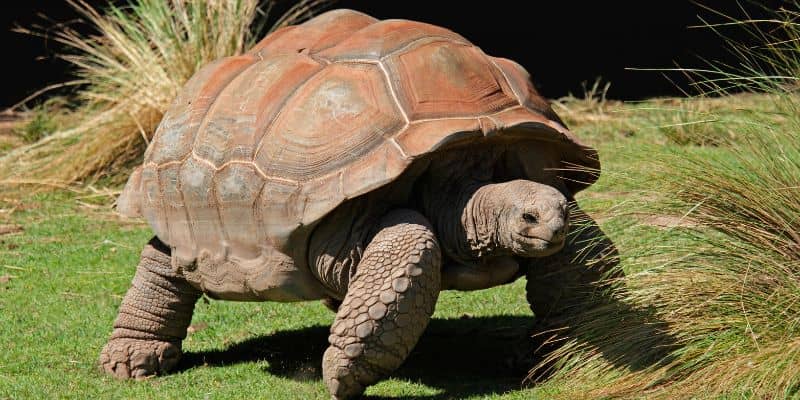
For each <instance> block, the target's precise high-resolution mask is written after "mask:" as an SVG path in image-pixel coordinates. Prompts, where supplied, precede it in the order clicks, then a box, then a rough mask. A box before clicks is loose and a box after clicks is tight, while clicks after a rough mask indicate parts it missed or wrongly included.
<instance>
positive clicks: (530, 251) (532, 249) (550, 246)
mask: <svg viewBox="0 0 800 400" xmlns="http://www.w3.org/2000/svg"><path fill="white" fill-rule="evenodd" d="M512 238H513V239H514V242H515V244H516V245H515V246H514V247H515V249H514V253H517V255H520V256H523V257H545V256H549V255H551V254H553V253H556V252H557V251H559V250H561V249H562V248H563V247H564V243H565V242H566V240H565V239H561V240H558V241H550V240H547V239H544V238H541V237H539V236H533V235H524V234H521V233H516V232H515V233H513V234H512Z"/></svg>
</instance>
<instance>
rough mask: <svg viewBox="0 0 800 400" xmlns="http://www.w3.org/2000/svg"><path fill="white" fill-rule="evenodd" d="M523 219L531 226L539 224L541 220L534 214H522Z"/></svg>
mask: <svg viewBox="0 0 800 400" xmlns="http://www.w3.org/2000/svg"><path fill="white" fill-rule="evenodd" d="M522 219H524V220H525V222H527V223H529V224H535V223H537V222H539V218H538V217H537V216H536V214H532V213H525V214H522Z"/></svg>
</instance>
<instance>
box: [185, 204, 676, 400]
mask: <svg viewBox="0 0 800 400" xmlns="http://www.w3.org/2000/svg"><path fill="white" fill-rule="evenodd" d="M583 219H584V228H583V229H581V230H576V232H575V233H574V234H573V236H572V239H571V242H570V244H569V245H568V246H567V248H565V249H564V250H563V251H562V252H560V253H558V254H557V255H554V256H551V257H547V258H545V259H527V260H521V261H523V262H525V263H526V264H522V265H525V267H526V270H527V271H528V275H527V277H528V285H527V290H528V292H529V293H530V294H531V300H532V301H533V309H534V311H536V312H537V314H538V315H542V316H546V318H543V319H534V318H533V317H532V316H531V317H526V316H496V317H476V318H461V319H434V320H432V321H431V323H430V325H429V326H428V329H427V330H426V332H425V334H424V335H423V336H422V338H421V339H420V341H419V343H418V344H417V346H416V347H415V349H414V350H413V351H412V353H411V355H409V357H408V359H407V360H406V362H405V364H403V366H402V367H401V368H400V369H398V370H397V371H395V373H394V374H392V377H395V378H400V379H406V380H410V381H413V382H419V383H422V384H424V385H426V386H429V387H434V388H439V389H442V391H443V392H442V393H440V394H436V395H429V396H412V397H407V398H410V399H417V400H423V399H425V400H439V399H453V398H463V397H469V396H485V395H491V394H499V393H505V392H508V391H512V390H515V389H520V388H522V387H523V382H526V383H530V382H533V383H535V382H538V381H541V380H543V379H547V377H548V376H549V375H550V374H551V373H552V372H554V371H553V366H554V365H555V364H556V363H557V362H558V361H559V359H563V358H564V357H566V358H569V357H573V356H578V357H579V358H580V354H578V353H580V352H584V354H585V352H587V351H588V352H589V353H592V352H596V353H599V354H601V355H602V357H603V358H604V359H605V360H607V361H608V362H610V363H612V364H613V365H615V366H617V367H622V368H625V369H628V370H634V371H636V370H642V369H645V368H650V367H657V366H661V365H664V364H665V363H668V362H669V359H668V358H667V355H668V354H669V351H670V350H672V349H673V348H674V346H675V339H674V338H673V337H671V336H669V335H667V334H666V333H665V332H666V328H667V326H666V323H665V322H664V321H661V320H660V319H658V317H657V316H656V313H655V312H654V311H653V310H649V309H643V308H638V307H633V306H631V305H629V304H628V303H626V302H623V301H620V300H619V299H621V298H624V297H625V295H624V290H625V289H624V287H616V289H615V290H610V287H609V286H607V285H605V284H599V283H598V282H604V279H608V278H612V277H622V276H623V274H622V272H621V270H620V269H619V255H618V253H617V250H616V247H615V246H614V244H613V243H612V242H611V240H610V239H609V238H608V237H607V236H606V235H605V233H603V232H602V230H601V229H600V228H599V226H598V225H597V224H596V223H595V222H594V221H592V220H591V218H588V216H585V214H584V217H583ZM586 243H589V244H588V245H587V244H586ZM605 282H607V281H605ZM328 331H329V327H327V326H313V327H308V328H303V329H298V330H291V331H282V332H277V333H275V334H273V335H269V336H262V337H257V338H253V339H249V340H246V341H243V342H240V343H237V344H234V345H231V346H230V347H228V348H227V349H225V350H217V351H206V352H199V353H187V354H186V355H185V356H184V359H183V361H182V362H181V365H180V366H179V369H181V370H186V369H189V368H193V367H196V366H200V365H208V366H224V365H231V364H237V363H242V362H253V361H267V362H268V363H269V366H267V367H266V368H265V370H266V372H268V373H270V374H273V375H276V376H281V377H286V378H290V379H296V380H319V379H321V364H322V354H323V352H324V351H325V348H326V347H327V345H328V341H327V338H328ZM565 343H567V344H569V345H568V346H563V345H564V344H565ZM576 344H577V345H576ZM534 367H535V368H534ZM532 368H533V370H532ZM529 373H530V374H531V375H530V376H529ZM526 378H529V379H530V380H527V379H526ZM369 398H372V399H379V397H374V396H373V397H369Z"/></svg>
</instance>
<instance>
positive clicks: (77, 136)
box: [0, 0, 330, 185]
mask: <svg viewBox="0 0 800 400" xmlns="http://www.w3.org/2000/svg"><path fill="white" fill-rule="evenodd" d="M68 1H69V2H70V4H71V5H72V6H73V7H74V8H75V9H76V10H77V11H78V12H79V13H80V14H81V15H82V17H83V20H84V21H83V22H85V23H87V24H88V25H90V27H91V28H93V29H94V31H95V33H94V34H91V35H84V34H81V33H79V32H78V31H77V30H75V29H73V28H70V27H69V26H66V27H63V28H60V30H58V31H56V33H55V34H54V35H53V39H54V40H55V41H56V42H58V43H60V44H61V45H63V46H65V48H66V51H65V53H64V54H63V55H62V56H61V57H62V58H64V59H65V60H66V61H68V62H69V63H70V64H72V66H74V68H75V75H76V78H75V80H74V81H72V82H69V83H70V84H75V85H78V87H79V90H78V93H77V99H76V100H77V102H78V106H77V109H76V110H75V111H74V113H75V114H76V115H77V116H78V117H79V118H78V122H77V123H75V124H74V125H73V126H68V127H63V128H62V129H61V130H60V131H58V132H56V133H53V134H50V135H48V136H47V137H45V138H43V139H42V140H39V141H37V142H36V143H33V144H30V145H27V146H22V147H20V148H18V149H16V150H14V151H12V152H10V153H9V154H7V155H5V156H3V157H2V158H0V182H1V183H5V184H12V185H13V184H17V183H27V182H41V181H59V182H70V183H71V182H78V181H85V180H88V179H93V178H97V177H101V176H104V175H113V174H114V173H115V172H118V170H119V168H120V167H124V166H126V165H129V164H131V163H133V162H134V161H136V160H138V158H139V157H140V156H141V154H142V153H143V151H144V147H145V146H146V144H147V143H148V141H149V140H150V138H151V137H152V134H153V132H154V131H155V128H156V126H157V125H158V123H159V121H160V120H161V117H162V115H163V113H164V112H165V111H166V108H167V107H168V106H169V104H170V102H171V101H172V99H173V98H174V97H175V96H176V95H177V92H178V90H179V89H180V88H181V86H182V85H183V84H184V83H185V82H186V81H187V80H188V79H189V78H190V77H191V76H192V74H193V73H194V72H195V71H196V70H197V69H198V68H199V67H201V66H202V65H204V64H207V63H209V62H211V61H213V60H215V59H218V58H221V57H225V56H230V55H235V54H239V53H242V52H244V51H245V50H247V49H248V48H249V47H250V46H251V45H253V44H254V43H255V41H256V40H257V39H258V37H257V35H256V33H260V31H261V30H262V28H263V27H264V26H263V25H264V23H265V21H266V20H267V19H266V18H267V16H268V15H267V14H268V11H269V10H270V9H271V8H272V5H273V3H272V2H271V1H270V0H267V1H266V2H262V3H263V4H259V1H258V0H198V1H187V0H133V1H131V2H130V3H129V4H128V5H126V6H124V7H121V6H116V5H114V4H113V3H109V4H108V5H107V6H106V8H105V9H104V10H103V11H102V12H101V11H98V10H96V9H94V8H92V7H91V6H89V5H88V4H87V3H84V2H83V1H81V0H68ZM329 2H330V1H325V0H302V1H300V2H298V3H296V4H295V5H294V6H293V7H291V8H290V10H289V11H288V12H287V13H286V14H285V15H284V16H283V17H281V18H279V19H278V21H277V22H276V23H275V24H274V25H273V28H277V27H280V26H283V25H289V24H293V23H297V22H298V21H299V20H302V19H304V18H308V17H309V16H310V15H311V14H313V13H314V12H316V11H318V10H319V9H320V8H321V7H322V6H323V5H325V4H327V3H329ZM29 32H30V33H33V34H42V32H44V30H43V29H39V30H36V29H34V30H29ZM123 171H124V170H123Z"/></svg>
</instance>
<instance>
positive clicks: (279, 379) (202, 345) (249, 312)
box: [0, 98, 748, 399]
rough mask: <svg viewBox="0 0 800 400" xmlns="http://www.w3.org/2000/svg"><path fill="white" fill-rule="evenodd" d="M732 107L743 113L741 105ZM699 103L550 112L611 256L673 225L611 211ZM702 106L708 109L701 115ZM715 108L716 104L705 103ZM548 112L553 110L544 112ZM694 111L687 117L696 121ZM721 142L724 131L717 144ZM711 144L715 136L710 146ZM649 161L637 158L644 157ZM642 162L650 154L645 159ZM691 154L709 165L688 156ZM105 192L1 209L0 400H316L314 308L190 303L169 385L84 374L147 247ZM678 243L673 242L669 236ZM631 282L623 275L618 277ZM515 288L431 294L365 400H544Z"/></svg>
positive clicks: (322, 392) (319, 394)
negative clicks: (586, 171)
mask: <svg viewBox="0 0 800 400" xmlns="http://www.w3.org/2000/svg"><path fill="white" fill-rule="evenodd" d="M739 101H748V99H747V98H742V99H740V100H739ZM707 103H708V101H700V100H697V101H694V103H691V101H688V100H658V101H652V102H649V103H643V104H621V103H609V102H599V101H595V100H572V101H565V102H563V103H559V106H560V107H561V109H560V110H559V112H560V113H561V114H562V115H563V116H564V117H565V118H566V119H567V121H568V122H569V123H570V124H571V125H572V126H573V127H574V128H575V130H576V131H577V132H578V134H579V136H581V137H582V138H584V139H585V141H586V142H588V143H590V144H592V145H594V146H597V147H598V149H599V150H600V154H601V158H602V160H603V162H604V167H603V168H604V174H603V176H602V178H601V180H600V181H599V182H598V183H597V184H596V185H595V186H593V187H592V188H590V189H589V190H587V191H586V192H584V193H582V194H581V196H580V197H579V202H580V203H581V205H582V206H583V207H584V208H586V209H587V210H588V211H589V213H590V214H591V215H592V216H594V217H595V218H596V219H597V220H598V221H599V222H600V223H601V225H602V226H603V227H604V229H606V230H609V231H610V232H613V235H612V240H614V241H615V242H616V244H617V246H618V247H620V250H621V251H622V253H623V259H624V255H625V247H626V246H631V245H634V244H636V243H641V242H642V241H647V240H648V238H651V237H655V236H664V235H663V231H664V229H667V228H670V227H671V226H672V225H671V224H674V223H675V221H676V219H675V218H673V216H669V215H667V216H647V215H643V216H640V219H641V221H643V223H641V224H637V225H635V226H633V227H626V226H627V225H626V224H625V223H624V221H622V220H620V219H619V218H615V217H614V215H615V213H614V211H613V210H614V209H615V208H619V207H624V205H625V203H626V202H628V201H631V200H632V199H629V198H626V197H627V196H629V195H630V193H633V190H635V189H636V187H637V179H636V176H638V174H639V173H643V172H644V171H648V167H647V163H646V161H642V158H641V157H636V156H635V154H636V153H637V152H639V151H645V150H646V151H657V149H661V148H663V149H668V148H670V147H671V146H677V145H678V144H675V143H677V142H675V140H673V139H670V137H671V136H669V135H668V133H669V132H671V131H674V130H675V128H674V126H675V124H681V123H683V122H685V121H672V120H671V119H674V118H681V116H680V115H678V116H675V109H676V107H677V108H679V109H684V111H683V112H684V113H687V112H688V111H685V109H686V108H690V109H691V110H694V111H691V112H689V114H687V115H689V117H686V118H698V116H697V113H703V112H709V111H708V109H711V110H712V111H713V110H714V107H716V111H713V112H718V113H723V114H724V113H725V111H726V109H725V108H724V107H722V106H719V105H714V104H711V105H709V104H707ZM712 103H713V101H712ZM719 103H720V104H723V102H719ZM559 106H557V109H558V107H559ZM697 110H700V111H697ZM720 132H723V133H724V130H720ZM720 132H717V133H720ZM647 149H649V150H647ZM654 149H656V150H654ZM696 151H699V152H702V151H713V149H712V150H709V148H708V147H697V148H696ZM114 189H115V188H111V189H108V190H106V189H104V190H100V191H95V192H91V191H88V190H86V189H82V190H81V191H80V192H79V193H74V192H69V191H56V192H50V193H41V194H28V195H22V196H21V197H20V196H10V195H9V196H8V197H7V198H3V199H2V203H0V212H2V214H0V215H2V218H3V220H2V221H1V222H0V223H2V224H3V225H2V226H0V229H3V230H0V232H5V231H7V233H4V234H2V236H0V246H1V247H0V255H2V261H0V336H1V337H3V338H4V339H5V340H4V343H5V344H4V351H3V352H0V398H54V397H63V398H112V397H113V398H213V399H218V398H219V399H224V398H250V397H254V396H260V397H262V398H263V397H266V398H270V399H298V398H303V399H323V398H328V394H327V391H326V389H325V387H324V384H323V383H322V381H321V378H320V373H321V372H320V363H321V357H322V352H323V351H324V349H325V347H326V345H327V331H328V326H329V325H330V323H331V322H332V320H333V317H334V315H333V313H331V312H330V311H329V310H327V309H326V308H325V307H324V306H322V305H321V304H319V303H318V302H308V303H295V304H281V303H236V302H224V301H215V300H201V301H200V302H199V303H198V305H197V308H196V311H195V314H194V319H193V322H192V326H191V328H190V331H191V333H190V334H189V336H188V337H187V339H186V341H185V342H184V351H185V353H186V354H185V357H184V359H183V361H182V362H181V364H180V366H179V368H178V371H177V372H175V373H173V374H170V375H168V376H164V377H157V378H152V379H148V380H147V381H144V382H125V381H118V380H115V379H113V378H110V377H108V376H105V375H103V374H101V373H99V372H98V370H97V367H96V360H97V356H98V354H99V351H100V349H101V348H102V346H103V344H104V343H105V341H106V339H107V336H108V334H109V333H110V332H111V325H112V323H113V320H114V318H115V316H116V311H117V307H118V306H119V303H120V301H121V299H122V296H123V295H124V293H125V291H126V290H127V288H128V285H129V282H130V280H131V278H132V276H133V273H134V268H135V266H136V264H137V260H138V254H139V251H140V250H141V247H142V246H143V244H144V243H146V242H147V240H148V239H149V237H150V236H151V235H152V233H151V231H150V230H149V228H148V226H147V225H146V224H145V223H144V222H142V221H138V220H129V219H125V218H123V217H119V216H117V215H116V214H114V213H113V211H112V210H111V208H110V204H111V201H112V200H113V193H114ZM672 236H673V237H674V238H675V240H680V234H679V233H677V232H676V233H675V234H674V235H672ZM628 272H632V271H628ZM524 285H525V282H524V279H523V280H520V281H517V282H516V283H514V284H512V285H508V286H504V287H499V288H494V289H490V290H484V291H478V292H445V293H443V294H442V296H441V297H440V299H439V303H438V306H437V309H436V313H435V315H434V318H433V321H432V322H431V324H430V326H429V328H428V330H427V331H426V333H425V335H424V336H423V338H422V339H421V341H420V343H419V344H418V346H417V347H416V349H415V350H414V352H413V353H412V354H411V356H410V357H409V359H408V361H407V362H406V363H405V364H404V366H403V367H402V368H401V369H400V370H399V371H397V372H396V373H395V374H393V376H392V377H391V379H388V380H386V381H384V382H382V383H380V384H378V385H375V386H373V387H371V388H369V390H368V391H367V395H369V396H371V398H419V399H449V398H488V399H520V398H532V397H537V396H544V397H547V396H548V395H556V394H557V393H558V392H560V391H561V390H562V389H563V387H562V386H559V385H556V384H543V385H535V386H530V385H528V386H527V387H525V386H523V384H522V383H523V379H524V378H525V375H526V372H527V370H526V369H525V368H521V367H520V365H525V364H524V363H520V359H526V358H527V359H530V353H531V350H532V348H531V347H530V346H531V345H530V342H529V341H527V340H526V337H527V336H529V334H530V333H531V332H532V331H533V326H534V324H535V323H536V321H535V318H534V316H533V315H532V313H531V312H530V310H529V309H528V305H527V303H526V301H525V296H524Z"/></svg>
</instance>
